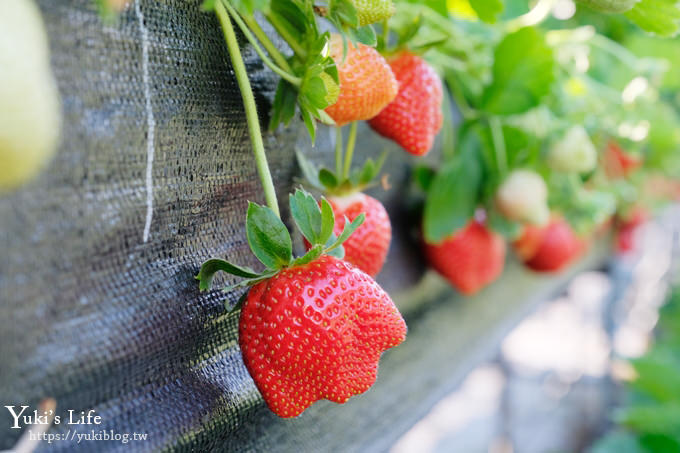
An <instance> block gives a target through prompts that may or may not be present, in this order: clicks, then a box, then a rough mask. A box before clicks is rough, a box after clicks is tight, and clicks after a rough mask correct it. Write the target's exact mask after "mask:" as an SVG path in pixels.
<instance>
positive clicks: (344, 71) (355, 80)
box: [325, 35, 399, 126]
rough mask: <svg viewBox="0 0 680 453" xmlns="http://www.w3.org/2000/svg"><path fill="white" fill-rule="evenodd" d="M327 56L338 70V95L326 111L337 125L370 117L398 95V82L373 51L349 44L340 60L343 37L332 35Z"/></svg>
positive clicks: (366, 47)
mask: <svg viewBox="0 0 680 453" xmlns="http://www.w3.org/2000/svg"><path fill="white" fill-rule="evenodd" d="M330 55H331V58H333V60H334V61H335V63H336V66H337V68H338V76H339V79H340V96H339V97H338V101H337V102H336V103H335V104H333V105H331V106H329V107H327V108H326V110H325V111H326V113H327V114H328V115H329V116H330V117H331V118H333V120H335V122H336V124H337V125H338V126H342V125H344V124H347V123H350V122H352V121H361V120H368V119H371V118H373V117H374V116H375V115H377V114H378V113H379V112H380V111H381V110H382V109H384V108H385V106H387V105H388V104H389V103H390V102H392V101H393V100H394V98H395V97H396V96H397V92H398V90H399V85H398V84H397V79H395V77H394V74H393V73H392V70H391V69H390V66H389V65H388V64H387V61H385V58H384V57H383V56H382V55H380V54H379V53H378V51H377V50H375V49H374V48H372V47H368V46H365V45H363V44H357V47H354V46H353V45H352V44H351V43H348V47H347V55H346V56H344V60H343V44H342V38H340V37H339V36H338V35H333V37H332V38H331V40H330Z"/></svg>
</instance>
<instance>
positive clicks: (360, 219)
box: [326, 212, 366, 253]
mask: <svg viewBox="0 0 680 453" xmlns="http://www.w3.org/2000/svg"><path fill="white" fill-rule="evenodd" d="M364 220H366V214H364V213H363V212H362V213H361V214H359V215H358V216H357V217H356V218H355V219H354V221H353V222H351V223H350V221H349V219H348V218H347V217H345V228H343V230H342V233H340V236H338V239H337V240H336V241H335V242H334V243H333V244H332V245H331V246H330V247H329V248H327V249H326V253H328V252H331V251H333V250H334V249H335V248H336V247H339V246H341V245H342V243H343V242H345V241H346V240H347V239H349V237H350V236H351V235H352V233H354V232H355V231H356V230H357V228H359V227H360V226H361V224H362V223H364Z"/></svg>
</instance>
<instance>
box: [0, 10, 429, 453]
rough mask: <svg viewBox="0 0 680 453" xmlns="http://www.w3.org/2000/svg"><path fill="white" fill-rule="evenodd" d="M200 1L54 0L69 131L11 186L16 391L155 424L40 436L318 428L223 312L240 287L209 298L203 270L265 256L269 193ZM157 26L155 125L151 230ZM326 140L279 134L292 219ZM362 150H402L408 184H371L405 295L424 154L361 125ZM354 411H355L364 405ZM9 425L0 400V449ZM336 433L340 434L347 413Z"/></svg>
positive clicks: (11, 365) (296, 131)
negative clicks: (281, 397)
mask: <svg viewBox="0 0 680 453" xmlns="http://www.w3.org/2000/svg"><path fill="white" fill-rule="evenodd" d="M199 5H200V1H198V0H195V1H186V0H166V1H142V2H141V5H136V4H135V5H132V7H131V8H129V9H128V10H127V11H125V12H124V13H123V14H122V16H121V18H120V20H119V21H118V22H116V23H114V24H102V22H101V20H100V18H99V16H98V15H97V13H96V11H95V9H94V7H93V2H92V1H90V0H73V1H65V0H41V1H39V6H40V8H41V10H42V12H43V18H44V21H45V25H46V28H47V31H48V35H49V38H50V47H51V59H52V67H53V71H54V75H55V77H56V79H57V82H58V86H59V91H60V94H61V99H62V106H63V119H64V126H63V131H62V144H61V146H60V149H59V152H58V153H57V155H56V158H55V159H54V160H53V162H51V164H50V165H49V167H48V168H47V169H46V170H45V171H44V172H43V173H42V174H41V175H40V176H39V177H38V178H37V179H36V180H35V181H33V182H31V183H29V184H28V185H26V186H25V187H24V188H22V189H20V190H18V191H16V192H14V193H12V194H9V195H7V194H6V195H0V403H2V404H1V405H2V406H5V405H10V404H16V405H21V404H30V405H31V406H32V407H31V409H33V408H35V407H36V406H37V404H38V402H39V401H40V400H41V399H42V398H44V397H48V396H51V397H54V398H56V400H57V403H58V407H59V411H58V413H59V414H60V415H61V416H62V418H64V419H65V418H66V415H65V412H64V411H65V410H67V409H73V410H75V411H80V410H89V409H95V410H96V411H97V414H98V415H100V416H101V417H102V420H103V424H102V425H99V426H95V427H93V428H95V429H96V430H111V429H112V430H114V431H115V432H118V433H131V432H141V433H148V435H149V439H148V440H147V441H146V442H143V443H136V444H134V446H133V445H131V444H128V445H123V444H120V443H118V442H84V443H82V444H80V445H75V444H73V443H71V442H57V443H53V444H51V445H48V444H47V443H45V442H43V443H42V444H41V449H45V450H50V451H52V450H53V451H112V450H120V451H130V450H135V451H157V450H160V449H164V448H167V449H172V450H185V451H211V450H220V451H229V452H241V451H253V450H254V449H255V447H254V446H253V445H255V444H254V442H255V440H257V442H258V443H257V445H259V446H260V447H258V448H257V450H258V451H260V450H261V449H262V448H265V447H263V446H266V449H267V450H271V449H274V450H275V449H277V446H278V447H279V448H278V449H281V448H283V447H281V445H282V444H281V442H280V439H281V438H282V436H283V437H285V436H286V435H287V434H286V433H287V432H288V431H287V428H286V427H287V426H293V425H286V424H285V423H288V424H295V426H297V429H302V430H303V432H309V431H305V430H311V432H313V430H314V427H313V426H308V425H305V423H307V422H306V420H305V418H304V416H303V418H302V419H300V420H295V421H288V422H280V421H278V420H276V419H275V417H274V416H273V415H272V414H271V413H270V412H269V411H268V410H267V409H266V408H265V407H264V406H263V403H262V401H261V398H260V396H259V393H258V392H257V390H256V388H255V386H254V384H253V382H252V380H251V379H250V377H249V375H248V373H247V371H246V370H245V368H244V366H243V363H242V360H241V355H240V351H239V349H238V345H237V333H236V332H237V324H238V314H237V313H232V314H227V312H226V310H225V304H233V303H235V301H236V300H237V299H238V297H239V296H240V294H239V293H231V294H225V293H223V292H221V291H212V292H210V293H208V294H199V292H198V286H197V284H196V281H195V280H194V278H193V276H194V275H195V274H196V272H197V270H198V267H199V266H200V264H201V262H203V261H204V260H205V259H207V258H209V257H213V256H219V257H226V258H228V259H229V260H231V261H234V262H238V263H241V264H244V265H250V266H257V263H256V262H255V259H254V258H253V256H252V255H251V254H250V252H249V249H248V246H247V244H246V240H245V232H244V225H243V223H244V216H245V208H246V204H247V201H248V200H252V201H258V202H263V197H262V194H261V189H260V183H259V180H258V177H257V173H256V169H255V166H254V163H253V159H252V154H251V151H250V145H249V140H248V136H247V130H246V125H245V122H244V113H243V109H242V106H241V97H240V94H239V90H238V87H237V85H236V82H235V79H234V77H233V73H232V71H231V68H230V65H229V63H228V55H227V53H226V47H225V45H224V42H223V38H222V35H221V32H220V30H219V27H218V24H217V21H216V19H215V18H214V17H213V15H211V14H205V13H202V12H200V11H199ZM138 6H139V9H138V10H137V9H136V8H137V7H138ZM143 28H146V29H147V30H148V40H147V44H148V74H149V83H148V86H147V89H148V92H149V94H150V99H151V107H152V112H153V119H154V121H155V129H154V134H153V135H154V136H153V155H154V162H153V167H152V180H153V185H152V187H153V217H152V222H151V224H150V235H149V239H148V241H147V242H144V240H143V239H144V238H143V231H144V226H145V219H146V215H147V202H146V198H147V187H146V169H147V158H148V154H147V146H148V144H149V139H150V137H149V128H148V121H149V118H148V114H147V111H146V98H145V86H144V75H143V73H144V71H143V68H144V62H143V45H144V43H143V39H142V29H143ZM244 55H245V58H246V59H247V62H248V68H249V74H250V77H251V81H252V82H253V85H254V88H255V90H256V93H257V100H258V104H259V108H260V111H261V115H262V117H263V118H262V119H263V122H264V124H266V121H267V118H266V114H267V112H268V110H269V105H270V100H271V97H272V94H273V90H274V89H275V83H276V81H275V79H274V78H273V77H272V75H271V73H270V72H269V71H268V70H264V68H263V66H262V64H261V63H260V61H259V59H258V58H257V57H256V55H255V53H254V52H253V51H252V49H250V48H249V47H245V48H244ZM0 70H1V68H0ZM319 135H320V138H319V141H318V143H317V145H316V147H315V148H312V147H311V146H310V145H309V143H308V140H307V139H306V138H305V132H304V131H303V130H302V128H300V127H299V126H294V127H292V128H290V129H288V130H287V131H281V132H279V133H277V134H275V135H272V134H268V135H267V136H266V137H265V143H266V146H267V149H268V157H269V159H270V164H271V168H272V172H273V175H274V180H275V182H276V184H277V189H278V191H279V197H280V200H282V201H283V202H282V203H281V205H282V207H283V208H284V215H285V214H286V212H285V211H286V209H285V204H286V203H285V200H287V193H288V192H289V191H290V190H291V189H292V187H293V186H294V184H295V181H294V176H295V174H296V171H297V166H296V163H295V160H294V157H293V156H294V151H295V148H296V146H297V147H301V148H302V149H304V150H305V152H306V153H307V154H308V155H310V156H312V157H313V158H314V159H315V160H317V161H322V160H329V159H332V157H331V156H330V155H329V150H330V149H331V144H330V143H329V137H330V135H331V133H330V131H329V130H328V129H327V128H321V130H320V132H319ZM358 146H359V148H358V152H357V154H358V160H359V161H361V160H362V156H367V155H372V156H376V155H378V154H379V153H380V152H381V151H382V150H383V149H384V148H385V147H390V148H391V149H392V151H393V152H392V153H391V154H390V158H389V159H388V172H389V173H390V176H391V182H392V184H393V187H395V188H393V189H392V190H390V191H388V192H385V191H383V190H381V189H377V190H374V191H373V192H372V193H373V194H374V195H376V196H379V197H380V198H383V199H384V200H385V201H386V203H387V205H388V209H389V210H390V212H391V215H392V217H393V221H394V228H395V240H394V243H393V247H392V250H391V255H390V264H389V265H388V266H387V268H386V270H385V271H384V272H383V274H382V275H381V276H380V279H379V281H380V282H381V283H382V284H383V285H384V286H385V287H386V288H387V289H388V290H389V291H391V292H395V293H396V292H399V290H400V289H403V288H406V287H408V286H410V285H412V284H413V283H414V282H416V281H417V280H418V279H419V277H420V272H419V271H418V269H419V268H421V267H422V266H420V262H419V257H418V254H417V253H416V252H415V249H416V247H414V245H413V243H412V242H410V240H411V239H410V236H409V232H410V229H411V227H412V226H413V223H414V222H413V219H411V220H409V218H408V216H407V215H406V214H405V211H404V209H405V208H404V207H403V199H404V193H405V192H404V191H405V188H404V187H405V186H404V184H403V182H404V180H405V178H406V177H407V169H406V165H405V162H406V161H407V160H408V159H407V157H406V154H405V153H403V152H401V151H399V150H397V149H396V148H395V147H394V146H391V145H389V144H388V143H387V142H386V141H384V140H382V139H380V138H376V137H375V136H374V135H373V134H370V133H367V132H366V131H365V128H364V127H363V126H362V134H361V137H360V139H359V145H358ZM221 281H225V280H221ZM323 404H326V403H323ZM345 415H346V416H347V417H348V418H347V420H351V418H352V413H351V411H349V412H345ZM376 416H380V415H379V414H376ZM10 422H11V418H10V417H9V413H8V412H7V411H6V410H5V409H2V410H0V449H1V448H10V447H11V446H12V445H14V443H15V442H16V440H17V439H18V437H19V435H20V432H19V431H18V430H11V429H9V426H10V424H11V423H10ZM282 423H283V424H282ZM273 424H277V425H278V426H279V428H278V429H277V430H274V431H272V430H270V429H269V427H270V426H272V425H273ZM68 428H69V427H68V426H66V425H65V424H61V425H59V426H55V427H53V428H52V430H51V432H53V433H59V432H66V431H67V430H68ZM337 430H338V432H337V435H338V436H341V435H342V432H343V426H342V424H338V426H337Z"/></svg>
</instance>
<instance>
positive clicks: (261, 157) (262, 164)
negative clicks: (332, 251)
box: [215, 2, 281, 217]
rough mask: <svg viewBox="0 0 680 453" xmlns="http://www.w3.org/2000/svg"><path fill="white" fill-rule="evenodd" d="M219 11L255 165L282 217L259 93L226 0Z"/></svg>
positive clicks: (269, 202) (267, 196) (273, 207)
mask: <svg viewBox="0 0 680 453" xmlns="http://www.w3.org/2000/svg"><path fill="white" fill-rule="evenodd" d="M215 12H216V13H217V17H218V19H219V20H220V25H222V33H223V34H224V39H225V41H226V42H227V48H228V49H229V56H230V58H231V64H232V66H233V67H234V73H235V74H236V80H237V82H238V85H239V88H240V90H241V97H242V98H243V107H244V108H245V111H246V121H247V123H248V134H249V135H250V141H251V144H252V147H253V154H254V155H255V165H256V166H257V172H258V174H259V176H260V181H261V182H262V188H263V189H264V197H265V200H266V201H267V206H269V208H270V209H271V210H272V211H274V213H275V214H276V215H277V216H279V217H281V214H280V213H279V204H278V202H277V200H276V190H275V189H274V181H273V180H272V175H271V173H270V171H269V165H268V164H267V155H266V154H265V151H264V142H263V141H262V131H261V130H260V120H259V118H258V116H257V105H256V104H255V96H254V95H253V89H252V87H251V86H250V80H248V73H247V72H246V65H245V63H244V62H243V57H242V56H241V50H240V49H239V47H238V40H237V39H236V33H234V27H233V26H232V24H231V19H229V13H227V10H226V9H225V8H224V5H223V4H222V2H217V3H216V4H215Z"/></svg>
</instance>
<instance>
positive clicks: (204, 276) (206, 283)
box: [196, 258, 260, 291]
mask: <svg viewBox="0 0 680 453" xmlns="http://www.w3.org/2000/svg"><path fill="white" fill-rule="evenodd" d="M220 271H222V272H226V273H228V274H232V275H236V276H237V277H243V278H255V277H258V276H259V275H260V274H258V273H256V272H255V271H254V270H252V269H250V268H247V267H241V266H237V265H236V264H232V263H230V262H228V261H225V260H222V259H217V258H213V259H209V260H208V261H206V262H205V263H203V265H201V270H200V272H199V273H198V275H197V276H196V280H199V281H200V283H199V289H200V290H201V291H207V290H209V289H210V288H212V281H213V278H214V277H215V274H216V273H218V272H220Z"/></svg>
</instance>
